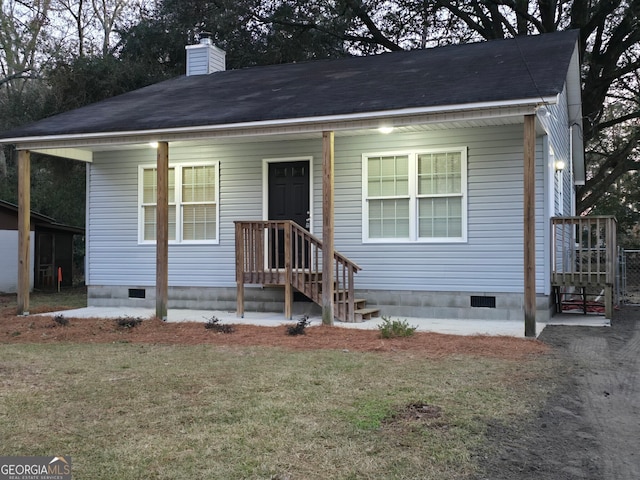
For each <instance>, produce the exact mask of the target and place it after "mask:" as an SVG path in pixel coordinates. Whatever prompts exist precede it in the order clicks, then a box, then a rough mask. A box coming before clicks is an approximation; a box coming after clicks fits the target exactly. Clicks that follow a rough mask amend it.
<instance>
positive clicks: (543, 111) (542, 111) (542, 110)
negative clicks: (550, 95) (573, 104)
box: [536, 105, 551, 118]
mask: <svg viewBox="0 0 640 480" xmlns="http://www.w3.org/2000/svg"><path fill="white" fill-rule="evenodd" d="M536 113H537V114H538V116H540V117H545V118H548V117H550V116H551V111H550V110H549V109H548V108H547V106H546V105H540V106H539V107H538V108H537V109H536Z"/></svg>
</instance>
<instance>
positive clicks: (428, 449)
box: [0, 344, 551, 480]
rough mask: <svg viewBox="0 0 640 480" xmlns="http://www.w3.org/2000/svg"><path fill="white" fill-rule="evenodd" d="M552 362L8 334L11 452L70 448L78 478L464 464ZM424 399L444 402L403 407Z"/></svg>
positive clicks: (463, 467) (533, 393) (385, 471)
mask: <svg viewBox="0 0 640 480" xmlns="http://www.w3.org/2000/svg"><path fill="white" fill-rule="evenodd" d="M549 362H551V360H549V359H547V358H540V359H537V360H530V361H526V362H524V361H522V360H520V361H518V362H512V361H504V360H496V359H478V358H470V357H465V356H457V357H450V358H448V359H444V360H427V359H421V358H415V357H412V356H410V355H397V356H386V355H378V354H369V353H346V352H341V351H308V352H291V351H284V350H279V349H275V348H273V349H271V348H226V347H218V346H153V345H152V346H149V345H135V344H107V345H104V344H96V345H78V344H67V345H65V344H57V345H34V344H32V345H6V344H5V345H2V348H0V378H2V382H0V438H1V439H2V442H1V443H0V455H71V457H72V459H73V474H74V478H78V479H85V478H86V479H89V478H90V479H109V480H117V479H193V478H201V479H276V478H281V479H282V478H291V479H327V478H331V479H380V478H385V479H386V478H389V479H394V478H397V479H400V478H402V479H411V478H415V479H442V478H447V479H456V478H464V477H465V476H466V475H468V474H470V473H471V472H473V470H474V465H473V461H472V454H473V452H474V451H477V449H478V448H479V447H481V446H482V444H483V442H484V431H485V426H486V425H487V423H488V422H489V421H490V420H495V419H499V420H502V421H505V422H511V421H515V420H518V419H522V418H525V417H526V416H527V415H529V414H530V413H531V411H532V409H533V408H535V407H536V406H537V405H538V404H539V402H541V401H542V399H543V398H544V397H545V395H546V394H547V393H548V387H547V386H546V385H547V384H548V383H549V381H550V379H549V378H547V377H546V375H547V373H545V372H549V371H550V370H551V369H550V368H549V367H550V365H549ZM524 372H526V373H524ZM416 402H423V403H426V404H429V405H434V406H437V407H439V408H440V409H441V416H440V417H439V418H437V419H432V420H429V421H426V422H425V421H411V420H398V419H397V418H396V415H397V414H398V413H399V412H401V411H403V409H404V407H405V406H407V405H409V404H412V403H416Z"/></svg>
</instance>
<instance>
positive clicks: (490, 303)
mask: <svg viewBox="0 0 640 480" xmlns="http://www.w3.org/2000/svg"><path fill="white" fill-rule="evenodd" d="M356 297H357V298H364V299H366V300H367V307H376V308H379V309H380V312H381V315H386V316H393V317H403V316H405V317H419V318H451V319H461V320H464V319H469V320H515V321H522V320H523V318H524V313H523V312H524V310H523V302H524V297H523V295H522V294H517V293H492V292H421V291H381V290H357V291H356ZM472 297H475V298H474V299H473V302H474V303H475V304H476V305H478V304H479V305H480V306H472V304H473V303H472ZM296 298H298V300H299V301H295V299H294V304H293V313H294V314H295V315H300V314H305V313H307V314H310V315H317V314H319V313H320V311H321V310H320V307H319V306H318V305H316V304H314V303H313V302H310V301H303V300H304V297H303V296H302V295H300V294H298V295H296ZM536 303H537V312H536V321H538V322H548V321H549V319H550V318H551V316H552V313H553V304H552V299H551V297H549V296H546V295H539V296H538V298H537V302H536ZM88 305H89V306H93V307H125V306H126V307H143V308H153V307H154V306H155V287H153V286H89V287H88ZM168 307H169V308H177V309H197V310H224V311H229V312H235V311H236V289H235V287H218V288H212V287H169V304H168ZM245 310H246V311H253V312H283V311H284V289H283V288H278V287H264V288H261V287H251V286H248V285H247V286H245Z"/></svg>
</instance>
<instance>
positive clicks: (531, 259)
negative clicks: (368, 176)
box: [524, 115, 536, 337]
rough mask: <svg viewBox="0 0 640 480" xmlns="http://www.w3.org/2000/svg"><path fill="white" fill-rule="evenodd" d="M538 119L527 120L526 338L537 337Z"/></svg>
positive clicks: (525, 206)
mask: <svg viewBox="0 0 640 480" xmlns="http://www.w3.org/2000/svg"><path fill="white" fill-rule="evenodd" d="M535 167H536V117H535V115H525V117H524V335H525V337H535V336H536V215H535V213H536V206H535V189H536V168H535Z"/></svg>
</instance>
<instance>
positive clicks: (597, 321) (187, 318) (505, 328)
mask: <svg viewBox="0 0 640 480" xmlns="http://www.w3.org/2000/svg"><path fill="white" fill-rule="evenodd" d="M154 314H155V310H154V309H152V308H134V307H85V308H78V309H75V310H65V311H62V312H54V313H47V314H42V315H49V316H55V315H62V316H64V317H67V318H122V317H133V318H144V319H146V318H151V317H153V316H154ZM214 316H215V317H216V318H217V319H218V320H220V322H221V323H227V324H229V323H233V324H239V325H241V324H247V325H261V326H267V327H278V326H281V325H285V324H291V323H294V322H296V321H297V320H298V319H299V318H300V316H299V315H295V316H294V317H293V320H287V319H286V318H285V317H284V315H283V314H281V313H268V312H267V313H265V312H245V315H244V318H239V317H237V316H236V313H235V312H228V311H218V310H183V309H170V310H169V312H168V321H169V322H206V321H207V320H209V319H210V318H212V317H214ZM391 319H392V320H400V321H404V320H406V321H407V323H408V324H409V325H410V326H415V327H417V330H418V331H421V332H436V333H446V334H451V335H506V336H510V337H524V322H523V321H522V322H520V321H515V320H457V319H455V320H454V319H433V318H413V317H391ZM309 321H310V323H311V325H320V324H321V323H322V319H321V318H320V317H310V318H309ZM381 323H382V319H381V318H374V319H371V320H366V321H364V322H361V323H343V322H336V323H335V325H337V326H340V327H344V328H363V329H377V328H378V325H380V324H381ZM546 325H573V326H580V325H584V326H593V327H605V326H610V325H611V324H610V322H609V320H607V319H606V318H604V317H603V316H599V315H574V314H562V315H557V316H555V317H553V318H552V319H551V321H550V322H547V323H538V324H537V328H536V333H537V334H538V335H540V333H541V332H542V330H543V329H544V327H545V326H546Z"/></svg>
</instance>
